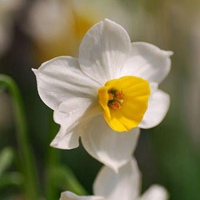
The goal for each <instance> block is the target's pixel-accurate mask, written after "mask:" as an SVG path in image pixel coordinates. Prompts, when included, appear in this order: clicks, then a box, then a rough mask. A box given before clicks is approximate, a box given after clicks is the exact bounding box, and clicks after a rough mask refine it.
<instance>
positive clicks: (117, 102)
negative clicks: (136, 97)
mask: <svg viewBox="0 0 200 200" xmlns="http://www.w3.org/2000/svg"><path fill="white" fill-rule="evenodd" d="M123 96H124V95H123V92H122V91H117V90H115V89H111V90H109V91H108V106H109V107H110V108H112V109H115V110H116V109H120V108H121V105H122V103H123V102H124V100H123Z"/></svg>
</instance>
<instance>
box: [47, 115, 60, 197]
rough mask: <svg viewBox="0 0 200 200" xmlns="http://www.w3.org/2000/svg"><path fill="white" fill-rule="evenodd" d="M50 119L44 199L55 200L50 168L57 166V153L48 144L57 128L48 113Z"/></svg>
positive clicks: (55, 194) (55, 195)
mask: <svg viewBox="0 0 200 200" xmlns="http://www.w3.org/2000/svg"><path fill="white" fill-rule="evenodd" d="M50 113H51V114H50V117H51V119H50V120H49V123H50V124H49V134H47V135H48V136H49V137H48V139H47V142H48V144H47V148H46V149H47V153H46V158H47V159H46V172H45V178H46V181H45V197H46V199H48V200H54V199H57V193H56V189H55V183H54V181H53V178H52V168H53V167H54V166H55V165H57V163H58V158H59V152H58V150H57V149H54V148H52V147H50V146H49V143H50V142H51V140H52V138H53V135H54V134H55V133H56V131H57V128H58V126H57V125H56V124H55V122H54V121H53V119H52V112H50Z"/></svg>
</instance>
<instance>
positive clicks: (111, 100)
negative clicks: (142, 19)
mask: <svg viewBox="0 0 200 200" xmlns="http://www.w3.org/2000/svg"><path fill="white" fill-rule="evenodd" d="M171 54H172V53H171V52H169V51H163V50H160V49H159V48H158V47H155V46H153V45H151V44H147V43H144V42H136V43H131V41H130V38H129V36H128V34H127V32H126V31H125V30H124V29H123V28H122V27H121V26H120V25H118V24H116V23H114V22H112V21H110V20H108V19H104V20H103V21H101V22H99V23H98V24H96V25H94V26H93V27H92V28H91V29H89V31H88V32H87V33H86V35H85V36H84V38H83V41H82V43H81V45H80V49H79V57H78V58H73V57H69V56H62V57H57V58H54V59H52V60H50V61H47V62H45V63H43V64H42V66H41V67H40V68H39V69H38V70H36V69H34V70H33V71H34V73H35V75H36V78H37V86H38V92H39V95H40V97H41V99H42V100H43V101H44V103H45V104H46V105H47V106H49V107H50V108H51V109H53V110H54V120H55V122H56V123H58V124H60V125H61V127H60V130H59V132H58V134H57V136H56V137H55V138H54V140H53V141H52V143H51V145H52V146H53V147H56V148H61V149H72V148H76V147H78V145H79V137H81V139H82V143H83V146H84V147H85V149H86V150H87V151H88V153H89V154H90V155H92V156H93V157H94V158H96V159H98V160H99V161H101V162H102V163H104V164H105V165H107V166H109V167H111V168H113V169H115V170H116V171H117V169H118V168H119V167H120V166H122V165H124V164H125V163H127V162H128V160H129V159H130V157H131V155H132V153H133V150H134V148H135V145H136V143H137V138H138V135H139V128H151V127H154V126H156V125H157V124H159V123H160V122H161V121H162V119H163V118H164V116H165V114H166V112H167V110H168V107H169V96H168V95H167V94H166V93H164V92H163V91H161V90H159V89H158V84H159V83H160V82H161V81H162V80H163V79H164V78H165V77H166V75H167V74H168V72H169V70H170V58H169V56H170V55H171Z"/></svg>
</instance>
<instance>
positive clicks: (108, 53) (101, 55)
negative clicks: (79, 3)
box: [79, 19, 131, 85]
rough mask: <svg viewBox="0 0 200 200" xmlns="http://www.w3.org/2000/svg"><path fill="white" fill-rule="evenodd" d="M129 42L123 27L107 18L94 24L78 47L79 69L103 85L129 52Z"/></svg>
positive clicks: (113, 75)
mask: <svg viewBox="0 0 200 200" xmlns="http://www.w3.org/2000/svg"><path fill="white" fill-rule="evenodd" d="M130 48H131V42H130V38H129V36H128V34H127V32H126V31H125V30H124V28H123V27H121V26H120V25H118V24H116V23H115V22H112V21H110V20H108V19H104V20H103V21H101V22H99V23H97V24H96V25H94V26H93V27H92V28H91V29H89V31H88V32H87V33H86V35H85V36H84V38H83V41H82V43H81V45H80V49H79V62H80V66H81V69H82V70H83V71H84V72H85V73H86V74H87V75H88V76H90V77H91V78H93V79H94V80H97V81H98V82H99V83H100V84H102V85H104V84H105V82H107V81H108V80H110V79H113V78H115V77H116V74H117V73H118V72H117V71H118V70H120V67H121V66H122V65H124V63H125V61H126V60H127V58H128V57H127V56H128V55H129V53H130Z"/></svg>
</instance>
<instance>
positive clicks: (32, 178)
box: [0, 74, 39, 200]
mask: <svg viewBox="0 0 200 200" xmlns="http://www.w3.org/2000/svg"><path fill="white" fill-rule="evenodd" d="M2 86H4V87H6V88H8V90H9V92H10V94H11V96H12V100H13V107H14V114H15V121H16V130H17V140H18V145H19V149H20V166H21V168H22V173H23V174H24V185H23V186H24V190H25V196H26V198H25V199H29V200H38V199H39V190H38V184H37V178H36V177H37V176H36V167H35V162H34V158H33V152H32V149H31V147H30V145H29V142H28V138H27V122H26V118H25V112H24V107H23V103H22V98H21V95H20V92H19V89H18V87H17V85H16V83H15V82H14V81H13V80H12V79H11V78H10V77H9V76H6V75H2V74H0V87H2Z"/></svg>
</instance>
